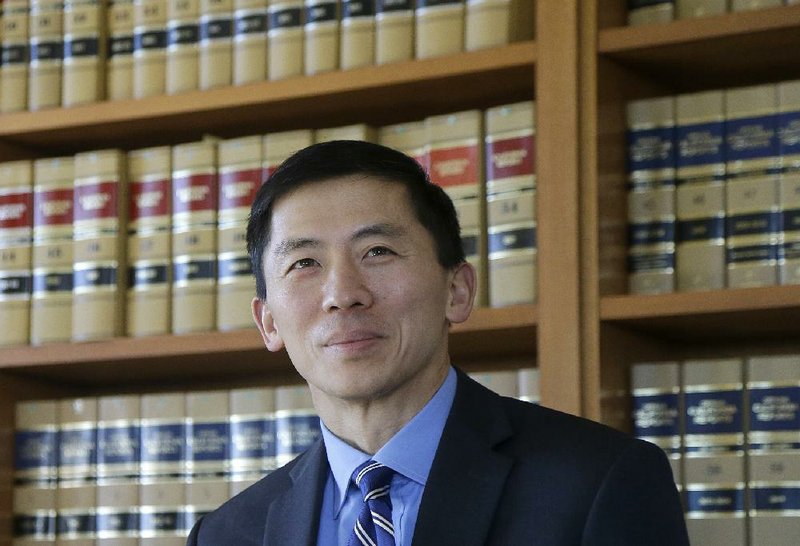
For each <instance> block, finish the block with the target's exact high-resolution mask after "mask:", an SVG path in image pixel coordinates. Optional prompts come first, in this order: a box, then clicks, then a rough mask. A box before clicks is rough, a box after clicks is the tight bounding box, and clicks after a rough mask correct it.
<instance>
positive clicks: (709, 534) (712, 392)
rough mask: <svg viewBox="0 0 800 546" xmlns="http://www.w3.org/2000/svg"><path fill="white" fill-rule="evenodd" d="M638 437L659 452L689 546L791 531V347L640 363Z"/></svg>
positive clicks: (799, 512)
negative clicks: (678, 495) (668, 466)
mask: <svg viewBox="0 0 800 546" xmlns="http://www.w3.org/2000/svg"><path fill="white" fill-rule="evenodd" d="M631 383H632V389H631V391H632V395H633V408H634V409H633V423H634V432H635V434H636V435H637V436H639V437H641V438H643V439H645V440H648V441H650V442H653V443H655V444H656V445H658V446H660V447H661V448H662V449H664V450H665V451H666V453H667V454H668V456H669V458H670V461H671V463H672V466H673V473H674V475H675V480H676V483H677V484H678V485H679V487H680V489H682V494H683V500H684V502H685V507H686V517H687V525H688V528H689V535H690V538H691V542H692V544H725V545H726V546H736V545H741V546H745V545H749V546H791V545H796V544H797V539H798V537H800V354H792V355H770V356H752V357H748V358H719V359H700V360H688V361H684V362H653V363H639V364H635V365H634V366H633V367H632V380H631Z"/></svg>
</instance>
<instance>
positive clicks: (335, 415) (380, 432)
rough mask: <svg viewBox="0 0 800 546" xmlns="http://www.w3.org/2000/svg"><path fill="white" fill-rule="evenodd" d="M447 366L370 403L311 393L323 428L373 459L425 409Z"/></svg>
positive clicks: (445, 372)
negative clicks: (372, 456)
mask: <svg viewBox="0 0 800 546" xmlns="http://www.w3.org/2000/svg"><path fill="white" fill-rule="evenodd" d="M449 367H450V366H449V364H446V365H445V366H443V367H441V368H436V369H433V370H430V371H429V372H428V373H426V374H423V375H421V376H417V377H414V378H412V379H411V380H410V381H409V382H408V383H407V384H405V385H403V386H401V387H400V388H398V389H396V390H395V391H394V392H392V393H390V394H388V395H386V396H383V397H380V398H376V399H371V400H340V399H334V398H330V397H328V396H326V395H325V394H324V393H321V392H319V391H317V392H314V389H312V395H313V397H314V406H315V407H316V409H317V412H318V413H319V415H320V417H321V418H322V421H323V422H324V423H325V426H326V427H328V429H329V430H330V431H331V432H333V433H334V434H335V435H336V436H338V437H339V438H340V439H341V440H343V441H344V442H347V443H348V444H350V445H351V446H353V447H355V448H356V449H358V450H361V451H363V452H364V453H368V454H369V455H374V454H375V453H376V452H377V451H378V450H379V449H380V448H382V447H383V446H384V445H386V443H387V442H388V441H389V440H390V439H391V438H392V437H393V436H394V435H395V434H397V432H398V431H399V430H400V429H401V428H403V427H404V426H405V425H406V423H408V422H409V421H410V420H411V419H413V418H414V416H415V415H417V413H419V412H420V410H422V408H423V407H425V404H427V403H428V402H429V401H430V400H431V398H433V396H434V395H435V394H436V391H438V390H439V387H441V386H442V383H444V380H445V378H446V377H447V372H448V370H449Z"/></svg>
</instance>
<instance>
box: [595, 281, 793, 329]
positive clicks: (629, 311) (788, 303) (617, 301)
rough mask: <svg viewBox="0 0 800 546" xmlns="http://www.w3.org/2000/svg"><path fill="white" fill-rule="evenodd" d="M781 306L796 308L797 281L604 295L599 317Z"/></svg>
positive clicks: (626, 317)
mask: <svg viewBox="0 0 800 546" xmlns="http://www.w3.org/2000/svg"><path fill="white" fill-rule="evenodd" d="M784 309H800V285H793V286H769V287H762V288H742V289H728V290H715V291H710V292H676V293H673V294H659V295H653V296H639V295H622V296H604V297H603V298H601V301H600V319H601V320H604V321H628V320H635V319H649V318H659V317H674V316H702V315H712V314H721V313H722V314H724V313H740V312H748V311H769V310H784Z"/></svg>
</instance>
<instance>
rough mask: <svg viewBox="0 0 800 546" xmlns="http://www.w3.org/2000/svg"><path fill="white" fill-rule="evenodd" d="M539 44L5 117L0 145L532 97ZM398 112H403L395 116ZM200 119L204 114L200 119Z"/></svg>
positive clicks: (293, 122)
mask: <svg viewBox="0 0 800 546" xmlns="http://www.w3.org/2000/svg"><path fill="white" fill-rule="evenodd" d="M535 61H536V44H535V43H534V42H533V41H527V42H519V43H515V44H511V45H508V46H502V47H497V48H493V49H487V50H483V51H477V52H469V53H459V54H456V55H450V56H446V57H439V58H434V59H426V60H415V61H408V62H400V63H395V64H388V65H382V66H369V67H364V68H358V69H353V70H347V71H335V72H329V73H324V74H319V75H314V76H307V77H296V78H289V79H286V80H278V81H271V82H263V83H257V84H250V85H244V86H237V87H223V88H218V89H210V90H205V91H194V92H190V93H184V94H180V95H164V96H157V97H151V98H145V99H139V100H126V101H118V102H101V103H97V104H91V105H86V106H79V107H74V108H61V109H55V110H43V111H39V112H21V113H15V114H7V115H3V116H0V143H2V144H6V145H11V146H14V147H19V148H21V149H23V150H24V149H25V148H43V149H47V150H48V153H50V152H49V151H50V150H54V149H57V150H60V151H63V152H64V153H68V152H73V151H75V150H77V149H93V148H97V147H108V146H109V145H111V144H110V143H113V145H114V146H120V147H123V148H131V147H136V146H145V145H146V146H152V145H154V143H159V142H164V143H172V144H174V143H176V142H181V141H188V140H193V139H194V140H196V139H198V138H200V137H202V136H203V135H204V134H215V135H219V136H222V137H229V136H241V135H247V134H257V133H263V132H264V127H269V128H270V129H269V130H270V131H279V130H283V129H290V128H301V127H302V128H309V127H311V128H315V127H325V126H335V125H337V124H346V123H353V122H354V121H355V120H359V121H362V122H368V123H373V124H376V125H382V124H388V123H393V122H396V121H400V120H401V119H405V120H408V119H411V118H413V117H414V113H415V112H419V117H420V118H421V117H424V116H425V115H431V114H434V113H446V112H454V111H458V110H460V109H466V108H474V107H479V106H484V107H485V106H486V99H487V97H491V98H492V101H493V102H495V103H498V104H502V103H504V102H511V101H516V100H526V99H527V100H529V99H530V98H531V97H532V96H533V79H534V72H533V66H534V63H535ZM398 116H399V117H398ZM198 119H200V120H201V122H198Z"/></svg>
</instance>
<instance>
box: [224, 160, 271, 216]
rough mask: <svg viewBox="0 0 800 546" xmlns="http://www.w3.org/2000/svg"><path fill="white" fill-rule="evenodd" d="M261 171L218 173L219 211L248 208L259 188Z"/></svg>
mask: <svg viewBox="0 0 800 546" xmlns="http://www.w3.org/2000/svg"><path fill="white" fill-rule="evenodd" d="M262 173H263V171H262V169H249V170H244V171H235V172H228V173H220V175H219V210H230V209H238V208H242V207H248V208H249V207H250V205H251V204H252V203H253V199H254V198H255V196H256V192H257V191H258V188H259V186H261V176H262Z"/></svg>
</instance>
